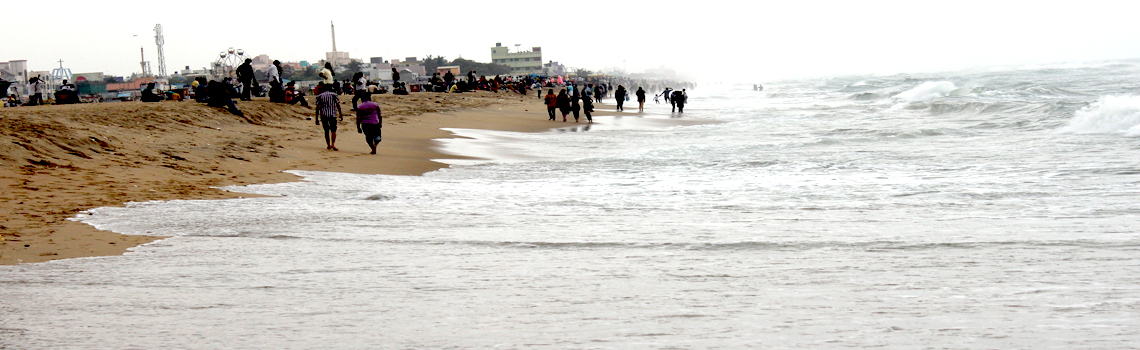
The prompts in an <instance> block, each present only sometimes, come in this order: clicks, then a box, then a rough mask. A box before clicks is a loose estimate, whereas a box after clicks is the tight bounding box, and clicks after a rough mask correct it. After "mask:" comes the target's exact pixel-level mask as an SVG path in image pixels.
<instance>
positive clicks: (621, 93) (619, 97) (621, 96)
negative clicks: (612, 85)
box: [614, 85, 625, 111]
mask: <svg viewBox="0 0 1140 350" xmlns="http://www.w3.org/2000/svg"><path fill="white" fill-rule="evenodd" d="M614 100H615V101H617V110H619V111H624V110H625V108H622V106H621V104H622V103H624V102H625V86H621V85H618V88H617V91H614Z"/></svg>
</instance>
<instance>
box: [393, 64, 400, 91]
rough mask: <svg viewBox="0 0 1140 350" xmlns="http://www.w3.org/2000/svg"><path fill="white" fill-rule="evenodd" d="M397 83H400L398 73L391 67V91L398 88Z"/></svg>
mask: <svg viewBox="0 0 1140 350" xmlns="http://www.w3.org/2000/svg"><path fill="white" fill-rule="evenodd" d="M399 82H400V71H397V70H396V68H394V67H393V68H392V89H395V88H396V86H399V84H398V83H399Z"/></svg>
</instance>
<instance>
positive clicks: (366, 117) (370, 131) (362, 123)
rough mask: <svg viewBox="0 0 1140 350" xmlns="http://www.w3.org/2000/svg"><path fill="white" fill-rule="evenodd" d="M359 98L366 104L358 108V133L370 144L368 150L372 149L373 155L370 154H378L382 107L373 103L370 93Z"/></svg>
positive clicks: (365, 93)
mask: <svg viewBox="0 0 1140 350" xmlns="http://www.w3.org/2000/svg"><path fill="white" fill-rule="evenodd" d="M359 96H361V97H362V98H363V100H364V102H363V103H361V104H360V105H359V106H356V132H357V133H361V134H364V141H365V142H368V148H371V149H372V153H369V154H376V146H379V145H380V129H381V128H382V127H383V125H382V124H381V123H380V121H381V120H382V118H381V113H380V105H378V104H376V102H372V95H371V94H369V93H368V92H364V93H363V94H360V95H359Z"/></svg>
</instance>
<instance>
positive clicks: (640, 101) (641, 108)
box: [634, 86, 645, 112]
mask: <svg viewBox="0 0 1140 350" xmlns="http://www.w3.org/2000/svg"><path fill="white" fill-rule="evenodd" d="M634 95H637V111H638V112H645V90H642V89H641V87H640V86H638V87H637V92H636V93H634Z"/></svg>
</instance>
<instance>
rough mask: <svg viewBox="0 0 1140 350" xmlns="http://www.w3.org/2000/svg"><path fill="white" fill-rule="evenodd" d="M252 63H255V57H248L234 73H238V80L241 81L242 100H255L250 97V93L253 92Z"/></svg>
mask: <svg viewBox="0 0 1140 350" xmlns="http://www.w3.org/2000/svg"><path fill="white" fill-rule="evenodd" d="M252 63H253V59H251V58H247V59H245V63H242V64H241V65H240V66H238V67H237V70H235V71H234V73H237V78H238V82H239V83H241V100H242V101H253V99H252V98H250V96H249V94H250V93H252V92H253V65H252Z"/></svg>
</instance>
